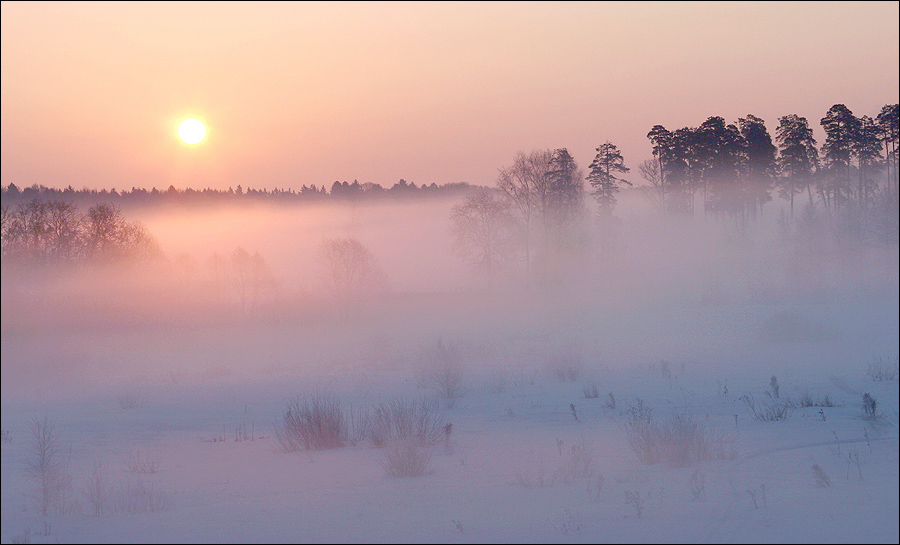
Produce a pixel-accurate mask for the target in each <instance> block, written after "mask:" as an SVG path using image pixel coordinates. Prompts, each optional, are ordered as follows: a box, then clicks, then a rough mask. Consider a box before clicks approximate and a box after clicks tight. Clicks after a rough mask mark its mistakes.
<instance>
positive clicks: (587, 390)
mask: <svg viewBox="0 0 900 545" xmlns="http://www.w3.org/2000/svg"><path fill="white" fill-rule="evenodd" d="M582 391H583V392H584V398H585V399H597V398H598V397H600V390H598V389H597V385H596V384H588V385H587V386H585V387H584V388H582Z"/></svg>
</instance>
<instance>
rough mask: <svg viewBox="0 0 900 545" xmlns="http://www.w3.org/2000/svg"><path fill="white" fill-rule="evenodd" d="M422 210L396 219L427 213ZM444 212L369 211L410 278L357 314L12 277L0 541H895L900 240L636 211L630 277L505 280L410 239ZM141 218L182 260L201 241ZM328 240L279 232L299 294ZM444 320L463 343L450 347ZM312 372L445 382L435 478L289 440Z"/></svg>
mask: <svg viewBox="0 0 900 545" xmlns="http://www.w3.org/2000/svg"><path fill="white" fill-rule="evenodd" d="M408 206H409V209H406V210H404V211H400V212H396V211H395V212H393V213H392V214H394V216H392V217H395V219H396V221H398V222H399V221H404V220H406V221H412V218H419V219H421V218H422V217H424V216H423V210H422V209H417V208H416V206H425V205H415V206H414V205H408ZM429 206H431V205H429ZM440 206H443V208H440V209H439V210H438V211H437V212H435V213H434V214H433V217H434V218H438V219H437V220H436V223H434V224H427V227H425V226H424V225H426V224H421V225H423V228H422V229H418V230H408V231H404V232H405V233H406V234H405V235H404V236H405V237H406V238H403V237H400V236H397V237H396V238H394V239H392V238H391V236H390V235H389V233H390V232H391V231H390V229H389V227H383V229H384V233H381V232H377V231H375V230H370V231H368V233H370V236H369V238H368V239H365V242H366V243H367V244H369V245H370V246H371V247H372V248H373V251H374V253H375V254H376V255H379V256H382V261H383V263H384V265H385V269H386V271H387V272H388V274H389V276H391V277H392V278H393V279H394V281H395V293H394V294H393V295H391V296H389V297H388V298H387V299H386V300H384V301H383V302H382V303H381V304H379V305H377V306H375V307H372V308H367V309H366V311H365V312H364V313H363V315H362V316H360V317H358V318H356V319H354V320H351V321H350V322H349V323H347V322H342V321H339V320H337V319H335V318H333V317H329V316H324V315H322V316H320V315H317V314H315V313H303V312H297V313H296V314H294V315H291V316H293V319H291V320H288V319H287V318H285V316H287V315H288V314H286V313H281V314H278V316H277V317H276V318H272V317H268V318H266V319H259V320H251V321H241V320H227V319H222V320H218V319H216V320H214V319H207V320H194V319H193V318H191V316H194V315H190V316H189V317H188V318H184V317H177V316H173V315H169V314H166V313H165V312H164V311H162V310H160V308H166V305H169V304H171V305H173V308H175V307H177V303H178V302H177V301H175V300H174V299H175V298H177V294H176V296H173V298H172V299H166V298H165V297H162V299H161V300H162V303H160V299H159V297H157V300H156V303H154V304H151V303H146V304H140V305H134V306H129V305H128V304H124V303H122V304H119V305H118V306H117V305H116V304H114V301H116V295H115V293H114V292H113V294H112V295H110V293H109V290H114V288H109V287H105V288H103V290H106V291H103V290H101V289H100V288H91V289H87V288H85V289H83V290H79V289H76V288H74V287H71V286H69V287H66V286H65V285H63V284H59V285H58V286H57V287H56V288H55V289H49V288H47V287H46V286H44V287H42V288H36V287H30V288H29V287H21V288H11V287H10V286H9V285H8V284H4V287H3V289H4V292H3V332H2V334H3V336H2V371H3V380H2V386H0V388H2V419H0V424H2V430H3V443H2V532H0V538H2V541H3V543H14V542H18V543H24V542H29V541H30V542H32V543H58V542H64V543H91V542H93V543H98V542H105V543H130V542H133V543H151V542H585V543H598V542H692V543H705V542H804V543H820V542H823V543H824V542H834V543H851V542H880V543H896V542H897V541H898V538H900V534H898V505H900V501H898V477H900V470H898V463H900V457H898V420H900V418H898V381H897V377H896V369H897V367H896V366H897V363H896V362H897V355H898V288H897V255H896V254H897V248H896V246H894V247H892V248H888V249H881V250H878V251H870V252H859V253H855V254H853V255H852V256H850V257H847V255H846V254H840V255H837V254H833V255H830V257H828V256H826V257H824V258H822V259H821V261H817V262H816V264H815V265H816V266H815V267H808V268H803V267H802V266H800V265H797V267H799V268H798V269H791V268H790V267H789V266H788V263H793V264H794V265H796V264H797V262H796V261H792V260H790V259H789V258H790V257H791V256H792V255H793V254H792V252H793V250H791V249H790V247H788V248H787V249H784V248H775V247H773V246H770V245H769V243H768V242H766V241H769V240H771V237H770V238H765V236H764V235H759V236H760V238H759V239H755V240H756V241H757V242H756V244H755V245H754V244H750V245H744V246H735V245H733V244H731V245H729V244H728V243H727V242H722V240H723V239H722V238H721V237H720V238H716V237H711V238H710V239H709V240H705V242H704V243H703V245H701V244H700V243H699V242H697V240H698V239H697V238H696V237H694V238H692V239H691V240H692V241H693V242H691V243H690V244H688V243H686V242H685V243H684V244H683V245H678V244H674V245H673V244H671V243H670V242H671V241H670V242H664V241H657V242H647V241H648V240H656V239H648V238H641V237H642V236H644V235H646V233H645V232H643V231H641V229H649V227H642V225H643V224H642V223H641V222H640V221H639V219H640V218H639V217H638V216H631V215H628V212H627V210H628V209H627V208H625V209H624V210H623V213H622V215H623V219H624V225H625V227H626V228H627V229H625V232H627V233H629V234H628V235H627V237H630V238H628V239H627V244H626V246H625V249H624V250H623V252H624V253H623V254H622V257H621V259H620V263H618V264H615V265H612V266H610V267H607V268H606V269H604V271H606V272H607V273H609V276H607V277H601V276H600V275H598V277H597V279H596V281H592V280H590V281H585V280H584V279H582V280H581V281H579V282H573V283H572V284H571V285H570V286H569V287H568V289H563V290H557V291H554V292H552V293H538V292H530V293H524V292H522V291H521V290H513V289H509V290H506V291H503V290H500V291H499V292H498V293H495V294H491V295H485V294H484V293H482V292H479V291H476V290H475V289H474V287H475V286H477V284H476V283H475V282H474V281H472V280H471V279H470V278H469V277H467V276H465V275H464V274H462V272H465V270H464V269H463V268H462V267H461V266H460V265H459V264H458V263H455V262H454V261H453V258H452V257H451V256H449V255H448V253H447V250H446V244H443V243H437V244H434V245H432V246H429V247H428V248H427V249H426V248H425V246H415V249H412V247H411V246H404V244H409V245H412V244H419V242H422V241H424V240H425V239H426V238H427V237H430V236H435V237H436V236H443V235H440V233H441V232H442V231H443V230H444V229H445V227H446V226H445V224H443V223H441V222H442V221H443V220H441V218H446V217H447V210H448V208H447V205H446V204H442V205H440ZM382 213H384V212H383V211H380V210H375V209H373V210H362V211H361V212H359V214H360V216H359V217H356V218H355V219H354V221H356V222H358V225H361V226H363V227H362V228H360V232H361V233H366V232H367V231H366V230H365V228H364V227H365V225H366V224H367V223H366V222H367V221H369V222H371V224H372V225H382V226H384V225H386V223H384V222H383V221H380V220H384V218H383V217H381V216H378V214H382ZM405 214H408V215H405ZM398 215H399V217H398ZM426 216H427V215H426ZM226 221H230V220H223V222H226ZM279 221H281V220H279V219H278V218H276V219H275V220H273V222H274V225H277V226H278V229H279V230H281V231H283V229H284V224H281V223H279ZM298 221H300V222H302V221H304V220H298ZM310 221H311V220H310ZM146 223H147V225H148V227H149V229H150V231H151V232H153V233H155V234H157V236H158V237H159V238H160V241H161V243H162V244H163V249H164V250H165V251H167V252H168V253H169V255H174V253H176V252H179V251H196V252H197V257H198V259H202V258H204V257H205V255H204V254H203V253H202V251H200V250H195V249H194V248H189V247H187V245H188V244H189V243H188V242H185V241H179V240H178V237H177V234H172V235H171V236H170V235H166V234H165V233H164V232H163V233H162V234H160V233H161V232H162V228H161V227H162V225H163V224H164V223H163V222H162V221H160V222H159V224H158V225H159V226H160V229H154V222H153V221H152V220H148V221H146ZM169 225H171V224H169ZM204 225H207V224H204ZM254 225H256V224H254ZM261 225H262V226H261V227H259V228H258V229H257V231H254V236H258V235H259V234H260V233H263V232H265V230H266V226H265V224H261ZM293 228H294V231H293V232H297V233H303V232H306V233H307V234H309V228H308V226H306V227H304V226H303V225H299V226H297V225H294V226H293ZM343 228H344V227H343V226H340V225H338V226H333V229H334V230H335V231H340V230H341V229H343ZM209 229H210V231H214V230H215V228H214V227H209ZM304 229H306V231H304ZM435 233H437V234H435ZM329 234H330V233H328V232H324V231H321V232H319V231H317V232H314V233H313V234H312V235H314V236H310V237H309V241H308V242H303V241H301V242H298V248H299V249H296V248H295V249H294V250H292V251H294V252H295V253H296V255H294V254H290V253H289V252H287V251H286V250H281V249H279V248H277V247H276V246H277V244H279V243H278V242H273V240H275V241H277V240H281V239H278V238H277V237H270V238H268V239H266V238H264V237H262V236H260V237H259V239H258V240H268V242H265V243H262V242H261V243H260V244H259V245H258V247H260V248H262V249H261V253H262V255H263V256H264V257H266V259H267V261H268V262H269V263H270V265H271V266H272V269H273V271H274V272H275V273H276V274H277V275H279V277H280V281H281V282H282V285H286V286H288V289H287V292H290V291H291V289H294V290H298V291H299V289H300V288H299V287H298V286H299V285H300V281H296V282H295V283H293V284H292V283H291V280H290V275H289V274H288V270H289V268H288V265H287V264H288V263H290V262H292V260H300V259H301V258H302V256H308V255H311V253H312V251H311V248H312V247H313V246H314V244H315V242H317V241H318V240H319V237H321V236H326V235H329ZM226 236H228V235H227V234H221V237H222V238H224V237H226ZM673 236H674V235H673ZM416 237H420V238H421V239H422V240H421V241H420V240H419V239H417V238H416ZM361 238H364V237H363V236H361ZM403 241H405V242H403ZM179 243H180V244H182V245H183V246H184V247H177V246H178V244H179ZM218 243H221V240H219V241H218V242H215V243H214V242H209V241H207V242H206V244H209V245H210V246H209V247H214V246H215V244H218ZM239 243H240V244H245V245H249V244H250V239H246V240H243V241H240V242H239ZM190 244H196V245H197V246H196V248H202V247H203V246H202V244H203V243H200V242H191V243H190ZM304 244H306V246H305V247H304V246H303V245H304ZM223 248H226V249H225V250H222V251H227V248H228V246H227V245H223ZM386 255H387V256H389V257H383V256H386ZM773 256H774V257H773ZM845 258H846V259H845ZM417 263H418V265H419V268H416V264H417ZM801 265H802V264H801ZM303 266H304V267H306V266H307V265H303ZM308 266H309V267H310V270H311V267H312V266H311V265H308ZM301 269H302V267H301ZM302 271H303V275H306V276H305V278H308V277H309V274H311V273H308V272H306V269H302ZM791 271H801V273H802V272H803V271H806V272H805V273H803V274H800V273H798V275H799V276H797V277H791V276H790V273H791ZM810 271H813V272H812V273H810ZM601 278H603V280H602V281H601V280H600V279H601ZM303 282H306V281H305V280H304V281H303ZM307 284H308V285H311V283H308V282H307ZM307 284H304V285H307ZM410 286H414V287H415V289H407V288H409V287H410ZM439 287H443V288H444V289H439ZM92 290H93V291H92ZM404 290H406V291H404ZM101 291H103V297H107V298H106V299H103V298H102V297H101V296H100V295H98V294H100V293H101ZM154 293H156V292H154ZM38 294H40V295H38ZM157 295H158V294H157ZM92 298H93V299H92ZM97 300H100V301H101V302H100V303H98V302H97ZM92 301H93V302H92ZM177 308H182V307H177ZM83 309H88V310H83ZM439 340H440V342H441V343H442V345H443V346H445V347H452V348H454V349H455V350H456V351H457V354H458V358H455V359H453V360H452V362H451V363H450V364H448V365H445V366H443V367H441V366H436V365H435V361H436V359H435V350H436V347H437V346H438V342H439ZM879 369H880V370H886V371H887V372H888V375H889V376H888V377H878V376H876V374H877V371H879ZM891 374H892V375H893V377H890V375H891ZM876 378H888V380H875V379H876ZM457 380H458V382H456V381H457ZM448 381H450V383H451V386H452V388H451V390H452V392H451V393H452V394H453V395H450V396H448V395H446V394H447V393H448V391H447V389H446V388H444V389H441V388H440V386H441V385H444V386H445V387H446V386H447V384H448ZM316 392H319V393H327V394H332V395H334V396H335V398H336V399H337V400H338V402H339V403H340V405H341V407H342V409H343V413H344V415H345V416H346V419H347V420H348V421H349V420H350V419H351V417H352V416H353V415H354V414H359V413H360V412H361V411H366V410H368V411H370V412H371V411H373V410H374V408H375V407H376V406H378V405H379V404H380V403H386V402H390V401H391V400H403V401H404V402H411V401H412V400H417V399H418V400H421V399H424V400H426V402H427V403H431V404H430V405H428V406H429V407H430V410H431V416H432V417H434V418H435V419H437V420H436V421H437V422H438V425H439V426H440V429H441V430H444V433H443V435H442V436H440V437H438V438H437V439H436V440H435V441H434V442H433V444H431V445H430V446H425V447H417V448H418V449H419V450H417V451H413V452H415V453H418V454H421V455H423V456H426V457H427V456H428V455H430V459H428V460H427V461H428V467H427V471H426V472H425V474H424V475H421V476H416V477H391V476H388V475H387V472H386V468H385V463H386V460H387V456H388V454H389V453H390V452H392V451H391V448H390V447H388V446H382V447H377V446H375V445H373V444H372V442H371V441H370V440H367V439H366V438H364V437H362V436H360V437H358V438H357V440H354V438H353V437H351V436H348V437H347V438H346V441H345V443H346V444H345V446H343V447H341V448H336V449H328V450H315V451H306V450H300V451H297V452H284V451H283V450H284V449H282V448H279V441H278V439H277V435H278V423H279V422H280V421H281V419H282V417H283V416H284V411H285V409H286V407H287V405H288V403H289V402H290V401H291V400H297V399H298V396H300V397H299V399H300V400H307V399H311V396H313V394H315V393H316ZM864 394H869V395H870V396H871V398H872V399H873V400H874V401H875V402H876V405H875V407H874V416H873V415H872V414H867V410H866V407H865V406H864V404H863V399H864ZM44 417H46V420H43V422H44V423H45V424H46V423H49V424H50V425H51V426H52V427H53V431H54V433H55V435H54V436H53V440H52V442H51V443H52V446H53V447H54V448H56V449H58V450H57V451H56V452H55V455H54V456H53V457H52V458H54V460H55V462H58V463H56V464H55V465H53V466H52V467H53V469H54V470H53V471H48V472H45V473H43V476H44V477H45V479H47V478H49V479H50V485H53V486H49V485H47V482H48V481H46V480H45V481H44V483H45V490H47V489H49V490H50V491H51V492H52V494H50V495H49V496H42V495H41V494H40V493H39V490H40V487H41V473H40V472H36V471H34V466H35V456H36V454H35V448H34V438H35V437H34V433H33V424H34V423H35V422H40V421H41V419H42V418H44ZM36 419H37V420H36ZM446 424H452V426H450V427H449V428H446V429H445V428H444V427H443V426H444V425H446ZM349 425H350V427H351V428H352V427H353V426H352V422H350V423H349ZM45 429H46V428H45ZM351 431H352V430H351ZM351 435H352V433H351ZM653 456H656V458H657V459H656V460H650V459H649V458H648V457H653ZM642 458H643V459H642ZM650 461H653V462H654V463H647V462H650ZM44 507H46V508H47V509H46V510H47V513H46V515H44V514H42V510H43V508H44Z"/></svg>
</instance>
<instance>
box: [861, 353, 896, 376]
mask: <svg viewBox="0 0 900 545" xmlns="http://www.w3.org/2000/svg"><path fill="white" fill-rule="evenodd" d="M898 361H900V358H894V361H888V360H885V359H884V358H879V357H877V356H872V361H871V362H869V368H868V375H869V376H870V377H872V380H875V381H879V382H880V381H885V380H894V379H895V378H897V373H898V371H897V368H898Z"/></svg>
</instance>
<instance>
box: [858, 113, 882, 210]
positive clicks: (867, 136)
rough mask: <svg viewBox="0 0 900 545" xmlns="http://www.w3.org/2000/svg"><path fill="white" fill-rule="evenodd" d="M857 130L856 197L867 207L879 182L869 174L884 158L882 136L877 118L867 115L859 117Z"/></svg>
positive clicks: (862, 205)
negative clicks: (876, 122)
mask: <svg viewBox="0 0 900 545" xmlns="http://www.w3.org/2000/svg"><path fill="white" fill-rule="evenodd" d="M857 130H858V132H857V135H856V140H855V141H854V142H853V154H854V155H855V156H856V161H857V166H858V179H857V180H858V181H857V186H856V187H857V189H856V199H857V202H858V203H859V205H860V206H861V207H865V206H867V205H868V203H869V201H870V199H871V198H872V197H873V196H874V194H875V189H876V188H877V183H876V182H875V181H873V180H872V179H870V178H869V174H870V172H871V171H873V170H875V169H877V165H878V162H879V161H880V160H881V158H882V157H881V138H880V135H879V132H880V131H879V128H878V125H876V124H875V120H873V119H872V118H871V117H869V116H867V115H864V116H862V117H860V118H859V123H858V129H857Z"/></svg>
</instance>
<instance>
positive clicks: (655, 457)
mask: <svg viewBox="0 0 900 545" xmlns="http://www.w3.org/2000/svg"><path fill="white" fill-rule="evenodd" d="M651 412H652V411H651V410H650V409H647V408H646V407H644V405H643V402H642V401H641V400H638V405H637V406H635V407H632V408H631V410H630V415H629V418H628V421H627V422H626V424H625V434H626V437H627V439H628V445H629V446H630V447H631V449H632V451H634V453H635V455H636V456H637V457H638V459H639V460H640V461H641V462H643V463H645V464H656V463H660V462H664V463H666V464H668V465H669V466H672V467H689V466H692V465H693V464H695V463H697V462H702V461H706V460H731V459H734V458H735V457H736V455H737V454H736V452H735V450H734V447H733V444H732V441H731V440H730V439H729V438H728V437H725V436H724V435H722V434H721V433H716V432H713V431H711V430H710V429H708V428H707V427H706V426H704V425H702V424H700V423H699V422H696V421H695V420H694V418H693V417H692V416H690V415H686V414H675V415H673V416H671V417H669V418H668V419H667V420H666V421H665V422H656V421H655V420H654V419H653V417H652V415H651Z"/></svg>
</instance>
